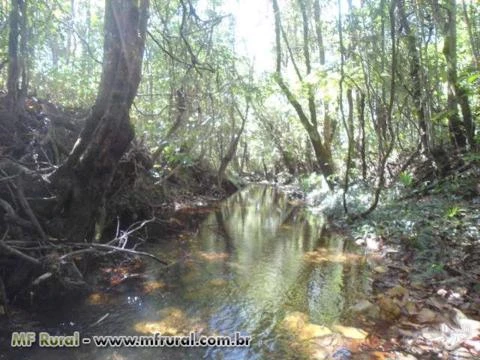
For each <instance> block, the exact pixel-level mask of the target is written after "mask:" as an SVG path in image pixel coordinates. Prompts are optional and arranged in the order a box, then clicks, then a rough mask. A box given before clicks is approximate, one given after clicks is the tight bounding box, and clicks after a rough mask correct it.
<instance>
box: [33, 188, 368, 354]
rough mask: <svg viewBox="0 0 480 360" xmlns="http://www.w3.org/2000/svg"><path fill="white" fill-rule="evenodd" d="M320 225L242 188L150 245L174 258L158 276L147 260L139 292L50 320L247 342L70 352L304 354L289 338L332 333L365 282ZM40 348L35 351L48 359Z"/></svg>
mask: <svg viewBox="0 0 480 360" xmlns="http://www.w3.org/2000/svg"><path fill="white" fill-rule="evenodd" d="M323 225H324V224H323V220H322V219H321V218H318V217H316V216H313V215H311V214H308V213H307V212H305V211H303V210H302V209H301V208H299V207H295V206H293V205H292V204H291V203H290V202H289V199H288V198H287V197H286V196H285V195H284V194H283V193H282V192H281V191H279V190H278V189H276V188H273V187H268V186H252V187H250V188H248V189H246V190H244V191H242V192H240V193H238V194H236V195H234V196H232V197H231V198H229V199H228V200H226V201H225V202H224V203H223V204H222V206H221V207H220V208H219V209H218V210H217V211H215V212H214V213H212V214H211V215H210V216H209V217H208V219H207V220H206V221H205V223H204V224H203V225H202V226H201V228H200V229H199V231H198V234H197V235H196V236H195V237H194V238H192V239H189V240H188V241H183V242H182V243H181V244H179V243H175V242H170V243H168V244H162V245H157V246H155V247H154V248H153V250H154V251H157V252H158V253H159V254H161V255H162V256H163V257H165V256H169V257H170V258H171V260H175V261H177V264H176V265H175V266H174V267H171V268H170V269H169V271H168V272H164V271H162V270H161V269H159V268H156V267H153V264H152V267H151V268H150V269H149V270H148V276H149V280H148V282H147V284H146V285H145V286H144V289H145V288H146V289H148V291H144V292H143V293H138V288H137V290H131V291H128V290H127V291H126V292H125V293H120V294H118V295H117V296H116V300H117V301H116V302H113V301H110V300H109V301H106V302H105V303H102V302H101V301H100V300H98V299H102V297H101V296H100V295H96V296H95V297H94V298H93V299H94V300H95V299H96V300H98V301H92V299H90V302H87V303H86V304H85V305H84V306H82V307H79V308H75V309H73V310H72V311H73V313H72V312H70V313H68V314H62V315H57V316H58V317H64V318H63V320H62V321H64V319H65V318H68V319H72V318H74V322H75V323H78V324H83V328H82V329H81V330H82V331H84V334H102V335H105V334H116V335H118V334H138V333H149V332H155V331H158V330H159V329H160V330H161V331H162V332H166V333H169V334H172V335H175V334H188V333H189V332H190V331H192V330H195V331H198V332H201V333H203V334H221V335H229V336H231V335H233V334H234V333H235V332H237V331H238V332H240V333H241V334H243V335H250V336H252V338H253V341H252V347H251V348H248V349H246V348H208V349H205V348H203V349H202V348H197V349H192V348H189V349H152V348H150V349H146V348H144V349H93V348H89V347H84V348H81V349H79V350H78V351H77V352H76V358H82V356H84V357H85V358H88V359H90V360H92V359H162V358H165V359H189V358H192V359H197V358H206V359H263V358H294V357H295V358H301V357H302V356H305V357H308V356H310V355H309V354H311V353H309V352H308V351H306V352H304V353H302V351H300V350H299V346H301V345H299V344H300V343H301V342H302V341H303V342H304V341H305V339H309V336H313V337H314V338H319V337H320V336H325V335H326V334H327V333H328V334H330V333H332V332H331V331H330V330H329V327H331V326H332V325H333V324H336V323H341V322H343V321H344V320H345V316H346V309H348V307H349V306H351V305H353V303H354V301H355V300H356V299H357V296H358V294H359V293H361V292H363V291H364V289H365V288H366V286H367V280H366V278H365V271H364V270H365V266H364V262H363V261H362V258H361V257H359V256H354V255H353V254H349V244H347V243H345V241H344V239H343V238H342V237H340V236H333V235H331V234H328V233H326V232H325V231H324V226H323ZM320 245H321V247H320V248H319V246H320ZM150 250H151V251H152V249H150ZM108 299H109V298H108ZM107 311H108V312H109V314H110V316H108V317H107V318H106V319H105V320H104V321H103V322H101V323H100V324H99V325H97V326H95V327H93V328H90V327H89V326H88V324H92V323H94V321H95V320H94V319H98V318H99V317H101V316H102V314H104V313H105V312H107ZM295 319H297V320H295ZM295 321H297V322H298V321H300V323H296V322H295ZM282 324H283V325H282ZM285 324H287V325H288V324H294V325H293V328H292V327H290V328H289V326H287V327H285ZM292 329H293V330H292ZM327 330H328V332H327ZM289 331H290V333H289ZM319 334H321V335H319ZM297 340H298V341H300V343H298V342H296V341H297ZM302 346H303V345H302ZM32 351H33V350H32ZM50 353H51V352H50ZM50 353H48V352H47V351H45V350H42V351H37V352H35V355H36V356H37V357H36V358H45V359H47V358H48V359H51V358H55V357H52V356H51V354H50ZM57 354H58V352H57ZM69 354H70V355H71V354H72V352H71V351H70V353H69ZM302 354H303V355H302ZM32 358H33V357H32ZM59 358H61V357H59ZM69 358H71V356H70V357H69Z"/></svg>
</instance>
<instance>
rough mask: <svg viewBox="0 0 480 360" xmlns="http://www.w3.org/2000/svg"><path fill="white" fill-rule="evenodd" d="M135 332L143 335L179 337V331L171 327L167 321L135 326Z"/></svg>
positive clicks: (143, 323) (142, 323)
mask: <svg viewBox="0 0 480 360" xmlns="http://www.w3.org/2000/svg"><path fill="white" fill-rule="evenodd" d="M135 331H137V332H139V333H141V334H156V333H160V334H162V335H177V334H178V329H177V328H176V327H172V326H169V324H168V323H166V322H165V321H163V320H162V321H154V322H140V323H137V324H135Z"/></svg>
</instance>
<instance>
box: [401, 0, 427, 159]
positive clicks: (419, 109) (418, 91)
mask: <svg viewBox="0 0 480 360" xmlns="http://www.w3.org/2000/svg"><path fill="white" fill-rule="evenodd" d="M398 10H399V13H400V22H401V24H402V27H403V28H404V29H405V32H406V35H407V36H406V37H407V46H408V54H409V55H410V76H411V77H412V83H413V94H412V96H413V103H414V105H415V110H416V113H417V118H418V119H417V120H418V127H419V131H420V139H421V144H422V148H423V151H424V152H425V153H427V154H428V153H429V152H430V141H429V137H428V129H427V121H426V116H425V114H426V104H425V96H424V94H423V91H422V90H423V89H424V88H425V86H424V84H423V83H422V77H421V72H422V65H421V63H420V56H419V54H418V50H417V40H416V37H415V33H414V32H413V31H412V29H411V28H410V23H409V21H408V18H407V15H406V11H405V4H404V0H399V1H398Z"/></svg>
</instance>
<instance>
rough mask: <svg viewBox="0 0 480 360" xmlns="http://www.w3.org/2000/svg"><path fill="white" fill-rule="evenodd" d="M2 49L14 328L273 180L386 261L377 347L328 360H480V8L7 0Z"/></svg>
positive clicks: (3, 296) (2, 233)
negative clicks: (22, 316)
mask: <svg viewBox="0 0 480 360" xmlns="http://www.w3.org/2000/svg"><path fill="white" fill-rule="evenodd" d="M242 7H243V8H244V9H242ZM249 7H250V8H251V10H249ZM249 11H250V14H249ZM253 13H255V15H254V14H253ZM249 16H250V17H251V23H249V22H248V20H247V19H248V18H249ZM255 21H256V22H255ZM249 27H250V28H251V29H249ZM252 29H253V30H252ZM252 31H253V32H252ZM255 31H256V33H254V32H255ZM252 34H253V35H252ZM252 36H253V37H252ZM255 42H258V45H255ZM0 49H1V52H0V86H1V88H2V90H1V94H0V317H2V318H4V319H5V321H7V322H8V321H10V320H9V319H12V318H15V316H17V315H18V314H19V313H21V312H23V313H25V312H26V313H28V312H29V311H34V310H35V311H37V310H39V309H40V310H39V311H41V309H44V308H48V307H52V305H53V306H54V307H55V306H56V304H57V303H58V302H60V301H65V302H66V303H68V302H70V301H73V299H81V298H83V297H85V296H88V294H90V293H91V292H92V291H93V290H98V289H97V288H96V286H97V282H98V277H99V275H98V274H99V271H100V269H101V268H102V267H104V266H107V265H108V266H113V267H115V266H117V267H125V269H127V270H125V271H126V272H133V270H132V269H134V267H135V266H136V265H135V264H138V262H141V261H149V260H148V259H150V260H152V261H155V262H156V264H157V266H160V267H161V268H164V269H165V271H168V269H169V268H170V267H172V266H174V265H175V263H178V261H177V260H176V261H172V260H171V259H166V258H163V257H162V256H161V255H159V254H158V253H155V254H154V253H152V252H149V251H148V250H147V249H148V246H147V248H144V247H143V246H145V245H146V243H148V242H149V241H151V239H153V238H162V239H169V241H177V240H176V239H177V237H178V236H179V235H181V234H183V233H189V232H195V229H197V227H198V226H199V224H200V223H201V221H202V220H204V219H205V218H206V217H207V216H208V214H209V213H210V212H211V211H215V209H218V206H219V201H220V200H222V199H225V198H227V197H228V196H229V195H231V194H233V193H235V192H236V191H237V190H240V189H242V188H244V187H246V186H247V187H248V186H250V185H248V184H252V183H255V184H257V183H263V184H270V185H271V186H276V187H279V188H280V189H282V191H284V192H285V193H287V194H289V198H290V201H291V203H292V204H294V206H295V207H298V208H302V209H303V208H306V209H307V211H311V212H312V213H313V214H318V217H319V218H320V217H321V218H325V219H326V222H327V223H328V225H326V228H328V232H329V233H334V234H341V235H342V236H344V237H345V238H348V239H349V241H350V242H351V243H354V242H356V243H357V245H358V246H359V248H362V249H364V252H365V254H367V253H368V254H370V255H372V256H373V260H368V264H369V266H370V268H371V275H370V277H371V280H372V281H371V282H372V288H371V291H370V292H369V296H366V297H365V298H363V299H360V301H359V302H358V303H357V304H356V305H355V306H354V307H352V308H351V309H350V310H349V311H353V312H356V313H358V318H357V319H356V320H355V321H356V322H355V323H353V324H351V325H353V326H355V327H357V328H360V327H363V328H368V332H369V333H370V334H371V336H368V337H366V338H367V340H365V339H364V338H363V337H362V336H360V338H355V337H354V336H353V337H352V338H354V339H356V340H358V342H356V343H349V345H348V346H347V345H345V347H346V348H348V349H349V350H348V351H349V354H350V355H345V354H346V353H345V354H344V355H342V356H345V357H329V356H333V355H331V354H330V353H328V352H327V351H325V352H324V353H322V354H324V355H325V357H323V358H335V359H337V358H338V359H340V358H341V359H344V358H345V359H347V358H348V359H349V358H357V357H351V356H354V355H352V354H357V355H358V356H359V357H358V358H362V359H363V358H365V359H368V358H375V359H376V358H379V359H383V358H390V357H388V353H389V352H390V353H392V354H393V352H394V351H403V353H402V354H403V355H402V356H405V357H400V358H402V359H403V358H405V359H407V358H408V357H407V356H412V358H414V357H413V356H417V357H418V358H426V357H425V356H427V355H428V356H431V357H429V358H460V357H459V356H464V357H466V358H475V356H480V340H479V339H480V338H479V336H480V334H479V330H480V326H479V324H480V323H479V322H478V321H476V320H479V318H480V285H479V279H480V272H479V270H478V264H479V261H480V243H479V242H480V233H479V228H480V176H479V175H480V167H479V165H480V164H479V163H480V154H479V147H480V140H479V130H478V128H479V126H480V124H479V116H480V91H479V84H480V65H479V64H480V5H479V4H478V3H477V2H476V1H474V0H423V1H411V0H377V1H374V0H359V1H353V0H338V1H320V0H299V1H289V0H288V1H280V0H271V1H261V2H256V3H255V4H254V2H251V1H248V2H245V4H243V5H242V4H241V2H236V1H233V0H232V1H224V2H221V1H220V2H219V1H209V0H206V1H196V0H178V1H176V0H175V1H157V0H150V1H149V0H105V2H97V1H90V0H70V1H35V2H33V1H28V0H10V1H8V0H5V1H1V2H0ZM259 49H260V50H259ZM272 211H273V210H272ZM293 214H296V212H295V213H293ZM292 216H293V215H292ZM218 219H219V218H218V211H217V221H218V222H219V224H220V223H221V224H223V222H224V220H223V219H220V220H221V221H220V220H218ZM222 231H223V230H222ZM226 232H227V231H226V230H225V231H224V233H226ZM315 251H317V250H315ZM315 251H311V252H310V253H306V255H305V256H306V261H307V262H310V263H315V264H320V263H324V262H325V261H338V258H336V260H332V259H331V258H329V257H328V256H330V255H325V253H322V252H321V251H320V252H315ZM325 256H326V257H325ZM326 259H327V260H326ZM369 259H370V258H369ZM217 260H218V259H217ZM59 299H65V300H59ZM288 316H290V318H289V317H288ZM292 316H293V317H292ZM295 316H297V317H295ZM285 319H287V320H285V321H287V323H288V321H290V322H292V321H293V322H296V321H300V320H301V321H300V322H301V323H302V324H303V323H304V322H306V318H305V317H303V315H302V316H298V314H296V315H292V314H290V315H287V317H286V318H285ZM299 319H300V320H299ZM465 319H466V320H468V321H469V322H468V325H465V321H466V320H465ZM475 319H476V320H475ZM362 321H363V322H362ZM462 321H463V322H462ZM444 323H449V324H452V323H453V324H455V326H457V328H458V327H459V328H460V329H461V331H460V332H462V331H463V332H462V334H463V335H462V336H463V337H458V336H457V335H458V332H455V331H456V330H455V331H454V330H450V332H445V331H444V332H443V333H442V332H441V331H440V335H438V334H437V333H435V334H434V335H432V331H433V330H430V328H431V327H432V326H433V325H432V324H436V325H438V326H440V325H439V324H444ZM297 325H298V324H297ZM297 325H296V326H297ZM314 325H315V324H314ZM320 325H323V324H320ZM427 325H428V326H430V328H429V330H428V331H430V332H428V331H427V330H425V329H426V327H427ZM288 326H289V325H288V324H287V328H288ZM455 326H453V325H452V326H451V328H452V329H454V328H455ZM465 326H467V327H469V328H468V329H467V330H465ZM294 327H295V326H294ZM297 327H298V329H297V328H296V330H294V331H293V332H294V333H295V331H300V332H301V331H303V330H301V329H304V328H305V327H304V326H303V325H301V326H300V325H298V326H297ZM300 328H301V329H300ZM299 329H300V330H299ZM290 330H291V329H290ZM422 331H423V332H422ZM340 333H342V336H343V335H344V336H345V337H346V338H349V336H348V335H346V334H347V332H345V333H343V332H342V331H340ZM297 335H298V334H296V335H295V336H297ZM437 335H438V336H437ZM298 336H299V338H302V336H303V335H298ZM435 336H437V338H436V339H437V340H434V339H433V338H434V337H435ZM455 336H457V337H456V338H455ZM313 338H317V339H318V338H320V339H321V338H323V335H318V334H317V335H314V336H313ZM452 338H455V339H456V340H452ZM392 339H397V340H395V341H393V340H392ZM405 339H414V340H412V341H410V342H408V341H407V340H405ZM419 339H420V340H419ZM438 339H441V340H438ZM360 340H362V341H360ZM452 341H453V342H454V345H451V344H450V343H449V344H450V345H448V346H443V345H441V343H445V342H452ZM342 344H343V343H342ZM292 346H293V345H292ZM309 346H310V345H309ZM322 346H324V345H322ZM338 346H340V345H338ZM342 346H343V345H342ZM422 346H423V347H422ZM325 347H327V346H326V345H325ZM302 351H303V350H302ZM315 351H316V350H312V349H311V348H310V347H308V349H307V350H305V353H304V355H305V358H322V357H321V355H318V356H317V357H315V356H314V355H312V353H315V354H316V352H315ZM322 351H323V350H322ZM346 351H347V350H346ZM377 352H378V354H377V355H378V357H374V353H377ZM336 353H338V351H337V352H336ZM302 354H303V353H302ZM362 354H363V355H362ZM382 354H383V355H382ZM377 355H375V356H377ZM302 356H303V355H302ZM348 356H350V357H348ZM361 356H364V357H361ZM369 356H370V357H369ZM382 356H383V357H382ZM436 356H437V357H436ZM239 358H243V357H239ZM391 358H395V357H391Z"/></svg>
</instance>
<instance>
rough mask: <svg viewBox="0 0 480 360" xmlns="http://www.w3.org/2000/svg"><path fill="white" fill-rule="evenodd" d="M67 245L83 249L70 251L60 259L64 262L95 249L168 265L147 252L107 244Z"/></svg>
mask: <svg viewBox="0 0 480 360" xmlns="http://www.w3.org/2000/svg"><path fill="white" fill-rule="evenodd" d="M68 245H70V246H72V247H83V248H84V249H80V250H76V251H72V252H70V253H67V254H65V255H62V256H61V257H60V260H65V259H67V258H69V257H72V256H75V255H78V254H81V253H86V252H92V251H94V250H95V249H101V250H109V251H110V252H124V253H127V254H133V255H139V256H146V257H149V258H151V259H154V260H155V261H157V262H159V263H160V264H162V265H169V263H168V262H166V261H164V260H162V259H160V258H158V257H156V256H155V255H153V254H150V253H147V252H144V251H136V250H132V249H125V248H122V247H118V246H113V245H107V244H82V243H69V244H68Z"/></svg>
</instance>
